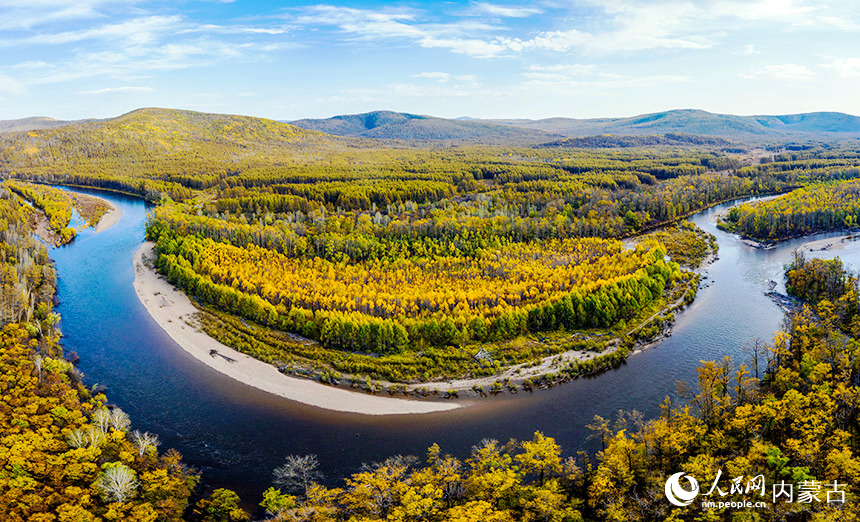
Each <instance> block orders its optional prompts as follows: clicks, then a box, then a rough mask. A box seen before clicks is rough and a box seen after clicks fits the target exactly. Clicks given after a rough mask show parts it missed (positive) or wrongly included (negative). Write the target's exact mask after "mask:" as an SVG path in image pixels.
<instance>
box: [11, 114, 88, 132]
mask: <svg viewBox="0 0 860 522" xmlns="http://www.w3.org/2000/svg"><path fill="white" fill-rule="evenodd" d="M90 121H95V120H76V121H63V120H55V119H54V118H46V117H43V116H34V117H30V118H20V119H17V120H0V134H3V133H4V132H22V131H29V130H38V129H53V128H54V127H63V126H65V125H74V124H75V123H86V122H90Z"/></svg>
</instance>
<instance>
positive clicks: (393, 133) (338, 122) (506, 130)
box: [290, 111, 562, 145]
mask: <svg viewBox="0 0 860 522" xmlns="http://www.w3.org/2000/svg"><path fill="white" fill-rule="evenodd" d="M290 123H291V124H293V125H296V126H298V127H302V128H304V129H312V130H317V131H321V132H325V133H327V134H334V135H337V136H356V137H358V136H360V137H366V138H382V139H397V140H411V141H427V140H432V141H459V142H471V143H492V144H502V145H510V144H520V145H524V144H537V143H545V142H548V141H553V140H556V139H559V138H561V137H562V136H561V135H559V134H554V133H551V132H545V131H543V130H540V129H524V128H520V127H516V126H510V125H498V124H495V123H488V122H483V121H474V120H449V119H445V118H436V117H433V116H422V115H417V114H408V113H402V112H392V111H375V112H367V113H364V114H349V115H343V116H335V117H333V118H328V119H319V120H315V119H304V120H296V121H292V122H290Z"/></svg>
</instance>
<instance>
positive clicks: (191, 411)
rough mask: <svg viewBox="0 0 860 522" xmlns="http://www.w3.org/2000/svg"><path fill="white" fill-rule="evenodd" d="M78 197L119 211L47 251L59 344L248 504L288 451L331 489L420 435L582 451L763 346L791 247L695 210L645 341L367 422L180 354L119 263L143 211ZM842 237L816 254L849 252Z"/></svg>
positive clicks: (412, 448)
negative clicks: (572, 374)
mask: <svg viewBox="0 0 860 522" xmlns="http://www.w3.org/2000/svg"><path fill="white" fill-rule="evenodd" d="M81 192H91V191H85V190H81ZM92 192H93V193H97V195H99V196H101V197H104V198H106V199H109V200H110V201H111V202H113V203H114V204H116V205H117V206H119V207H120V208H121V210H122V212H123V215H122V219H121V220H120V221H119V223H117V224H116V225H114V226H113V227H111V228H109V229H107V230H105V231H103V232H101V233H99V234H95V233H94V232H93V230H92V229H87V230H84V231H82V232H81V233H80V234H79V235H78V238H77V239H76V240H75V241H74V242H73V243H72V244H71V245H68V246H65V247H60V248H56V249H53V250H52V252H51V256H52V258H53V259H54V260H55V262H56V266H57V270H58V276H59V284H58V286H59V288H58V296H59V300H60V304H59V306H58V308H57V311H58V312H59V313H60V314H61V315H62V322H61V324H60V326H61V328H62V331H63V334H64V335H65V338H64V340H63V344H64V346H65V349H66V350H67V351H75V352H77V353H78V354H79V355H80V365H79V366H80V369H81V370H82V371H83V372H84V374H85V380H86V382H87V383H88V384H89V385H92V384H95V383H98V384H102V385H105V386H106V387H107V394H108V397H109V399H110V400H111V401H112V402H113V403H114V404H116V405H118V406H120V407H121V408H122V409H124V410H125V411H127V412H128V413H129V414H130V415H131V416H132V419H133V422H134V427H135V428H136V429H141V430H148V431H151V432H154V433H157V434H158V435H159V437H160V439H161V440H162V443H163V444H162V448H163V449H166V448H176V449H177V450H179V451H180V452H181V453H182V454H183V455H184V457H185V460H186V461H187V462H188V463H190V464H191V465H193V466H195V467H197V468H198V469H200V470H201V471H203V473H204V476H205V479H206V482H208V483H209V484H212V485H214V486H217V487H229V488H232V489H235V490H236V491H237V492H239V494H240V495H241V496H242V497H243V498H244V499H245V500H247V501H250V502H252V503H256V502H257V501H258V500H259V497H260V495H261V492H262V490H263V489H265V488H266V487H268V486H269V485H270V482H271V470H272V469H273V468H274V467H276V466H278V465H280V463H281V462H282V460H283V458H284V457H285V456H286V455H289V454H306V453H313V454H316V455H318V456H319V460H320V463H321V467H322V468H323V471H324V473H325V474H326V476H327V477H328V478H329V480H328V482H330V483H332V484H337V483H338V481H339V480H340V478H341V477H343V476H344V475H346V474H349V473H351V472H354V471H356V470H358V469H359V467H360V466H361V464H362V463H365V462H373V461H379V460H382V459H384V458H386V457H388V456H390V455H392V454H416V455H423V454H424V452H425V451H426V449H427V447H429V446H430V445H431V444H432V443H434V442H438V443H439V444H440V445H441V446H442V448H443V450H444V451H447V452H450V453H453V454H455V455H457V456H460V457H465V456H466V455H468V452H469V450H470V448H471V446H472V445H474V444H476V443H478V442H479V441H480V440H481V439H483V438H489V437H491V438H497V439H500V440H503V441H504V440H507V439H509V438H517V439H524V438H530V437H531V436H532V434H533V433H534V431H536V430H540V431H543V432H544V433H545V434H547V435H549V436H552V437H555V438H556V439H557V440H558V442H559V443H560V444H561V445H562V446H563V448H565V450H566V452H567V453H569V454H573V453H575V452H576V451H577V450H581V449H586V450H593V449H594V446H593V442H594V441H586V438H587V436H588V434H589V433H588V430H587V429H586V428H585V425H586V424H588V423H590V422H591V420H592V418H593V417H594V415H601V416H604V417H610V416H613V415H614V414H615V412H616V411H618V410H632V409H638V410H639V411H641V412H643V413H644V414H645V415H646V416H653V415H655V414H656V413H657V412H658V411H659V405H660V403H661V402H662V400H663V399H664V397H666V396H667V395H669V396H673V395H674V393H675V392H674V389H675V382H676V380H678V379H682V380H687V381H691V380H693V379H695V374H696V368H697V367H698V365H699V363H700V361H701V360H708V359H716V358H721V357H722V356H724V355H729V356H732V357H734V358H736V359H742V358H745V355H744V354H743V352H742V350H741V347H742V346H743V345H744V344H745V343H749V342H751V341H752V340H753V339H754V338H758V339H761V340H763V341H770V340H771V338H772V334H773V332H774V331H775V330H776V329H778V328H779V325H780V322H781V320H782V312H781V311H780V309H779V308H778V307H777V306H776V305H775V304H774V303H773V302H771V301H770V300H769V299H768V298H767V297H766V296H764V292H765V291H766V290H767V286H768V282H769V281H770V280H776V281H781V280H782V277H781V274H782V266H783V264H785V263H787V262H789V261H790V258H791V251H792V250H793V249H794V248H795V247H796V246H798V245H799V244H801V243H802V241H794V242H789V243H787V244H785V245H781V246H780V247H779V248H776V249H773V250H757V249H753V248H750V247H748V246H746V245H744V244H742V243H741V242H739V241H737V240H736V239H734V238H733V237H732V236H730V235H728V234H725V233H723V232H720V231H718V230H716V228H715V226H714V224H713V223H712V220H711V218H712V216H713V215H714V213H715V212H717V211H719V210H720V209H721V208H724V207H725V206H721V207H716V208H715V209H711V210H708V211H705V212H702V213H700V214H697V215H695V216H693V217H692V218H691V219H692V221H694V222H695V223H696V224H698V225H699V226H701V227H702V228H704V229H705V230H708V231H709V232H712V233H714V234H715V235H716V236H717V238H718V241H719V245H720V258H719V260H718V261H717V262H716V263H714V264H713V265H711V267H709V268H708V271H707V275H708V278H709V279H708V280H706V282H705V283H706V284H708V285H709V286H707V287H705V288H703V289H702V290H701V291H700V293H699V297H698V298H697V300H696V302H695V303H694V305H693V306H692V307H691V308H690V309H689V310H688V311H687V312H685V313H684V314H683V315H682V316H681V317H680V318H679V319H678V322H677V324H676V327H675V330H674V334H673V335H672V337H670V338H668V339H666V340H665V341H664V342H663V343H661V344H660V345H659V346H658V347H656V348H653V349H650V350H647V351H645V352H642V353H638V354H635V355H633V356H631V357H630V358H629V359H628V361H627V363H626V364H625V365H623V366H621V367H619V368H617V369H615V370H612V371H609V372H607V373H605V374H603V375H600V376H598V377H596V378H590V379H579V380H576V381H573V382H570V383H567V384H565V385H562V386H559V387H555V388H553V389H550V390H546V391H540V392H536V393H534V394H526V393H521V394H519V395H518V396H514V397H494V398H488V399H485V400H481V401H478V402H477V403H476V405H475V406H472V407H468V408H463V409H460V410H456V411H453V412H445V413H438V414H427V415H409V416H386V417H373V416H362V415H355V414H342V413H336V412H329V411H325V410H321V409H318V408H311V407H307V406H304V405H302V404H298V403H294V402H291V401H288V400H286V399H283V398H280V397H276V396H274V395H270V394H267V393H265V392H262V391H259V390H257V389H255V388H252V387H249V386H246V385H243V384H241V383H239V382H237V381H234V380H232V379H230V378H228V377H225V376H223V375H221V374H219V373H217V372H215V371H214V370H212V369H210V368H209V367H207V366H205V365H202V364H200V363H199V362H197V361H196V360H195V359H193V358H192V357H191V356H189V355H188V354H186V353H185V352H184V351H182V349H180V348H179V347H178V346H177V345H176V344H175V343H174V342H173V340H171V339H170V338H169V337H168V336H167V334H166V333H165V332H164V331H163V330H161V328H160V327H159V326H158V325H157V324H156V323H155V322H154V321H153V320H152V319H151V318H150V317H149V315H148V314H147V313H146V310H145V309H144V308H143V306H142V305H141V304H140V302H139V301H138V299H137V296H136V295H135V292H134V289H133V288H132V281H133V273H132V265H131V258H132V255H133V253H134V252H135V250H136V249H137V248H138V247H139V245H140V242H141V241H142V240H143V237H144V229H145V221H146V213H147V206H146V205H145V203H144V202H143V201H142V200H140V199H137V198H132V197H126V196H122V195H117V194H113V193H104V192H96V191H92ZM854 245H856V244H851V245H849V246H848V247H846V249H845V250H844V251H842V252H828V253H826V254H827V255H830V256H831V257H832V256H833V255H836V254H839V253H841V254H842V255H843V258H845V259H846V260H848V261H849V262H850V261H851V260H852V259H856V260H860V255H858V252H860V250H858V248H857V247H856V246H854ZM855 265H856V263H855Z"/></svg>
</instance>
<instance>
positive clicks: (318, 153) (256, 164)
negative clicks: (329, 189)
mask: <svg viewBox="0 0 860 522" xmlns="http://www.w3.org/2000/svg"><path fill="white" fill-rule="evenodd" d="M368 141H370V140H357V139H352V138H341V137H337V136H329V135H327V134H323V133H320V132H315V131H310V130H306V129H301V128H299V127H296V126H293V125H289V124H287V123H282V122H278V121H275V120H269V119H265V118H252V117H248V116H234V115H229V114H207V113H202V112H192V111H183V110H175V109H139V110H136V111H133V112H130V113H128V114H123V115H122V116H119V117H116V118H110V119H107V120H98V121H91V122H85V123H73V124H68V125H64V126H61V127H54V128H50V129H41V130H30V131H26V132H6V133H2V134H0V175H9V174H11V173H12V172H17V173H19V174H27V175H30V176H34V177H35V178H36V179H42V177H44V179H57V178H56V176H62V175H66V174H67V173H70V172H73V173H75V174H76V175H80V176H88V178H87V179H90V180H91V179H92V177H94V176H95V177H105V176H107V173H110V176H111V177H113V179H114V181H111V183H114V184H113V185H110V184H108V181H105V184H104V185H100V186H106V187H112V188H120V189H122V190H125V191H128V192H135V193H138V192H139V190H137V188H134V187H135V186H134V185H129V184H125V185H122V184H118V183H119V182H117V181H116V180H117V179H120V178H122V179H124V180H127V179H130V178H149V179H152V180H162V181H164V182H169V183H179V182H182V183H186V184H188V185H191V186H194V187H196V188H205V187H208V186H211V185H213V184H216V183H218V182H220V180H221V179H225V178H227V177H229V176H231V175H233V174H234V173H235V172H237V171H241V170H247V169H249V168H261V169H265V168H269V167H272V166H278V165H290V164H304V163H305V162H309V161H316V160H317V159H319V158H321V157H327V158H330V157H332V156H334V155H335V154H338V153H340V152H343V151H347V150H349V149H354V148H356V147H364V146H366V145H364V142H368ZM74 179H75V178H68V179H65V181H64V182H74ZM82 179H83V178H82ZM88 183H90V181H88ZM164 186H165V187H168V188H170V187H169V186H167V185H164ZM171 186H172V185H171ZM161 188H162V187H161V186H159V187H156V188H154V189H153V190H161ZM153 197H155V196H153Z"/></svg>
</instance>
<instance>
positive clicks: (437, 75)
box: [412, 72, 451, 82]
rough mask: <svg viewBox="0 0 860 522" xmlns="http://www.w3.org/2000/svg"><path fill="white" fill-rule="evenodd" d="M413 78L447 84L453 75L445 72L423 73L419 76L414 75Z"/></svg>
mask: <svg viewBox="0 0 860 522" xmlns="http://www.w3.org/2000/svg"><path fill="white" fill-rule="evenodd" d="M412 77H413V78H430V79H431V80H439V81H440V82H446V81H448V80H450V79H451V75H450V74H448V73H444V72H422V73H418V74H413V75H412Z"/></svg>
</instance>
